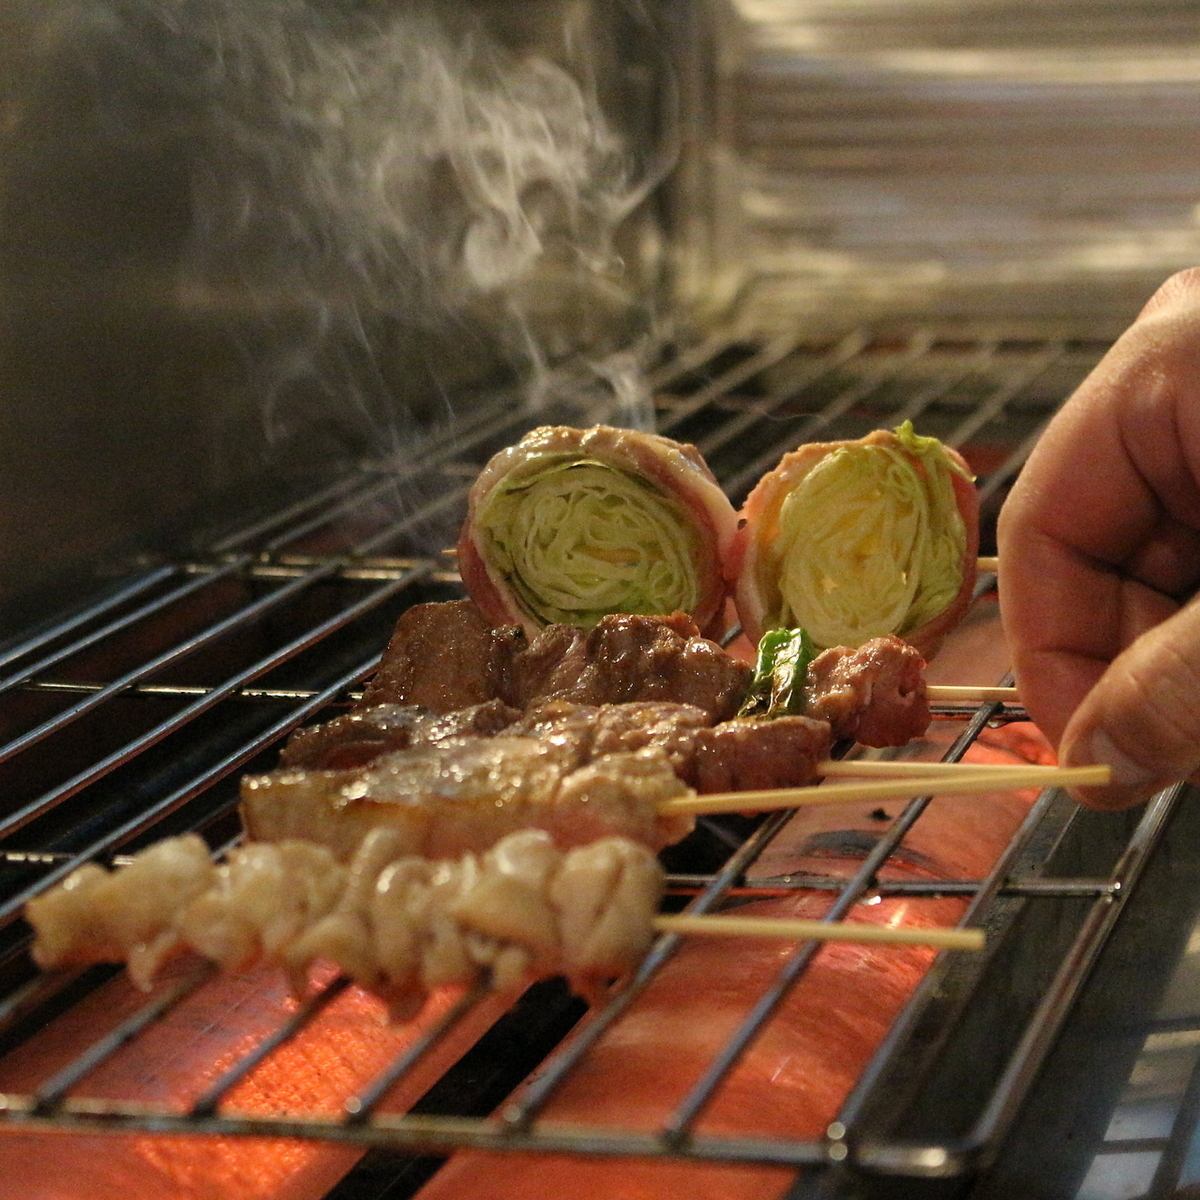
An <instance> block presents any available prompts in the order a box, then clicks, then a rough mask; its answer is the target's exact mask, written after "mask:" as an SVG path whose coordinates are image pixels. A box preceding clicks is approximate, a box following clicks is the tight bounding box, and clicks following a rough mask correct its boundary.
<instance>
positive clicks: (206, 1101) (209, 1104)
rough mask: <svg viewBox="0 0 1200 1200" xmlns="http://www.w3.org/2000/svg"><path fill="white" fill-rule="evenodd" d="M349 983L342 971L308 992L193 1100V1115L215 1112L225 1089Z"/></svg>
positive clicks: (228, 1089) (317, 1012)
mask: <svg viewBox="0 0 1200 1200" xmlns="http://www.w3.org/2000/svg"><path fill="white" fill-rule="evenodd" d="M349 986H350V980H349V979H347V978H346V977H345V976H344V975H339V976H338V977H337V978H336V979H333V980H331V981H330V982H329V984H328V985H327V986H325V987H323V988H321V990H320V991H318V992H313V994H312V995H311V996H308V997H307V998H306V999H305V1000H304V1002H303V1003H302V1004H301V1005H300V1007H299V1008H297V1009H296V1011H295V1012H294V1013H292V1015H291V1016H290V1017H289V1018H288V1019H287V1020H286V1021H285V1022H284V1023H283V1024H282V1025H280V1026H279V1027H278V1028H277V1029H275V1030H274V1031H273V1032H272V1033H271V1034H270V1035H269V1036H268V1037H266V1038H264V1039H263V1040H262V1041H261V1042H259V1044H258V1045H257V1046H255V1048H254V1049H253V1050H251V1051H250V1053H248V1054H246V1055H243V1057H242V1058H240V1059H238V1061H237V1062H235V1063H234V1064H233V1066H231V1067H230V1068H229V1070H227V1071H226V1072H224V1074H222V1075H221V1076H220V1077H218V1078H217V1079H216V1080H215V1081H214V1082H213V1084H212V1086H211V1087H209V1088H207V1089H206V1090H205V1091H204V1092H202V1093H201V1094H200V1095H199V1096H198V1097H197V1098H196V1099H195V1100H194V1101H193V1102H192V1107H191V1115H192V1116H194V1117H207V1116H211V1115H212V1114H213V1113H215V1112H216V1111H217V1106H218V1105H219V1104H220V1103H221V1098H222V1097H223V1096H224V1095H226V1093H228V1092H229V1091H230V1090H231V1089H232V1088H234V1087H236V1086H237V1085H238V1084H239V1083H241V1081H242V1080H243V1079H245V1078H246V1076H247V1075H249V1074H250V1072H251V1071H253V1070H254V1068H255V1067H257V1066H258V1065H259V1063H261V1062H262V1061H263V1060H264V1059H266V1058H267V1057H269V1056H270V1055H271V1054H273V1053H274V1052H275V1051H276V1050H278V1049H279V1047H280V1046H282V1045H284V1043H285V1042H290V1041H291V1040H292V1038H294V1037H295V1036H296V1034H298V1033H299V1032H300V1031H301V1030H302V1029H304V1028H305V1027H306V1026H307V1025H310V1024H311V1023H312V1022H313V1021H314V1020H316V1018H317V1017H319V1016H320V1015H321V1013H323V1012H324V1011H325V1009H327V1008H328V1007H329V1005H331V1004H332V1003H333V1002H334V1001H335V1000H336V999H337V998H338V997H339V996H340V995H341V994H342V993H343V992H344V991H345V990H346V989H347V988H348V987H349Z"/></svg>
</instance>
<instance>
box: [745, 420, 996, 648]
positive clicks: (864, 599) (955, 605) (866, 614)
mask: <svg viewBox="0 0 1200 1200" xmlns="http://www.w3.org/2000/svg"><path fill="white" fill-rule="evenodd" d="M742 517H743V519H744V526H743V528H742V529H741V530H740V531H739V534H738V540H737V543H736V545H735V548H734V551H733V554H732V555H731V557H730V562H729V573H730V578H731V582H733V583H734V585H735V593H734V594H735V600H736V603H737V610H738V615H739V616H740V618H741V621H742V625H743V628H744V629H745V631H746V633H747V635H748V636H749V637H750V638H751V639H752V640H757V639H758V638H760V637H761V636H762V634H763V632H764V631H765V630H767V629H772V628H776V627H779V626H796V625H802V626H804V628H805V629H807V630H808V632H809V634H810V636H811V637H812V640H813V642H814V643H815V644H816V645H817V646H820V647H828V646H840V645H847V646H859V645H861V644H862V643H863V642H865V641H867V640H868V639H869V638H872V637H882V636H884V635H886V634H896V635H898V636H899V637H902V638H904V639H905V640H906V641H909V642H911V643H912V644H913V645H915V646H916V647H917V648H918V649H919V650H920V651H921V652H922V654H924V655H925V657H926V658H928V657H930V656H931V655H932V654H933V653H934V652H935V651H936V650H937V648H938V646H939V645H940V644H941V641H942V639H943V638H944V637H945V635H946V633H948V632H949V630H950V629H951V628H952V627H953V626H954V625H955V624H956V623H957V622H958V620H959V619H961V617H962V615H963V613H964V612H965V610H966V607H967V605H968V603H969V602H970V597H971V589H972V588H973V587H974V583H975V558H976V554H977V553H978V548H979V501H978V496H977V494H976V492H975V487H974V483H973V477H972V475H971V472H970V470H969V469H968V467H967V465H966V463H965V462H964V461H963V459H962V457H961V456H960V455H958V454H957V453H956V452H955V451H953V450H951V449H949V448H947V447H946V446H944V445H942V443H941V442H939V441H938V440H937V439H936V438H931V437H919V436H918V435H917V434H916V433H914V432H913V428H912V424H911V423H910V422H907V421H906V422H905V423H904V424H903V425H901V426H900V427H899V428H898V429H896V430H895V431H892V432H889V431H886V430H877V431H876V432H874V433H871V434H868V435H867V437H865V438H862V439H861V440H859V441H852V442H822V443H814V444H812V445H808V446H801V447H800V448H799V449H798V450H795V451H793V452H792V453H790V454H786V455H784V457H783V459H782V460H781V461H780V463H779V465H778V466H777V467H776V468H775V469H774V470H773V471H771V472H770V473H769V474H767V475H764V476H763V478H762V479H761V480H759V482H758V485H757V486H756V487H755V489H754V490H753V491H752V492H751V493H750V495H749V497H748V498H747V500H746V504H745V506H744V508H743V509H742Z"/></svg>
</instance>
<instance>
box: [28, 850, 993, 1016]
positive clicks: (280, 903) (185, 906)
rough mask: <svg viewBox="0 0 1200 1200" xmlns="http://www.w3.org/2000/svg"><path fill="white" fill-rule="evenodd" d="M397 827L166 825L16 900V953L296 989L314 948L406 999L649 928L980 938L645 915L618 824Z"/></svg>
mask: <svg viewBox="0 0 1200 1200" xmlns="http://www.w3.org/2000/svg"><path fill="white" fill-rule="evenodd" d="M402 844H403V839H402V838H400V837H398V836H397V835H396V834H395V832H394V831H392V830H388V829H379V830H376V831H375V832H374V833H372V834H371V835H369V836H368V837H367V838H366V839H365V840H364V841H363V844H362V845H361V846H360V848H359V850H358V853H357V854H356V855H355V856H354V859H353V860H352V861H351V863H350V864H349V865H348V866H343V865H342V864H340V863H338V862H337V861H336V859H335V858H334V857H333V855H332V854H331V853H330V852H329V851H328V850H326V849H324V848H322V847H319V846H312V845H309V844H306V843H302V842H284V843H280V844H278V845H270V846H268V845H249V846H243V847H240V848H238V849H235V850H234V851H232V852H231V853H230V855H229V858H228V860H227V861H226V862H224V863H222V864H220V865H215V864H213V863H211V862H210V861H209V859H208V852H207V849H206V847H205V845H204V843H203V841H202V840H201V839H200V838H198V837H196V836H194V835H187V836H184V837H180V838H173V839H168V840H166V841H164V842H160V843H158V844H157V845H155V846H152V847H151V848H150V849H148V850H146V851H144V852H143V853H142V854H140V855H137V856H136V857H135V858H134V859H133V861H132V862H131V863H130V864H129V866H127V867H121V868H117V869H116V870H114V871H111V872H109V871H105V870H104V869H103V868H100V867H95V866H88V867H84V868H81V869H80V870H79V871H77V872H75V874H73V875H72V876H70V877H69V878H68V879H67V880H66V881H64V883H62V884H61V885H59V886H58V887H57V888H54V889H52V890H51V891H49V892H47V893H46V894H45V895H43V896H40V897H38V898H37V899H35V900H33V901H31V902H30V903H29V905H28V906H27V909H26V915H27V917H28V920H29V922H30V924H31V925H32V926H33V928H34V932H35V935H36V938H35V942H34V947H33V956H34V959H35V961H36V962H37V963H38V965H39V966H41V967H43V968H46V969H57V968H62V967H68V966H74V967H78V966H86V965H90V964H92V963H96V962H111V961H126V962H128V964H129V968H130V973H131V975H132V976H133V978H134V980H135V982H136V983H137V984H138V985H139V986H141V987H148V986H149V984H150V982H151V981H152V979H153V976H154V974H155V971H156V970H157V968H158V966H159V965H160V964H161V963H162V962H163V961H164V960H165V959H166V958H168V957H170V956H172V955H174V954H178V953H182V952H185V951H192V952H194V953H198V954H200V955H201V956H202V957H204V958H207V959H209V960H210V961H211V962H213V963H215V964H216V965H217V966H219V967H220V968H222V969H224V970H239V969H242V968H245V967H248V966H250V965H251V964H253V963H256V962H260V961H261V962H269V963H274V964H275V965H277V966H279V967H281V968H282V969H283V970H284V971H285V972H287V974H288V976H289V978H290V979H291V982H292V986H293V988H294V990H296V991H297V992H298V993H299V992H302V991H303V990H304V989H305V986H306V983H307V979H308V975H309V971H310V969H311V967H312V966H313V964H315V963H317V962H331V963H333V964H334V965H336V966H337V967H338V968H339V969H340V970H341V971H342V972H343V973H344V974H345V975H347V976H348V977H349V978H350V979H351V980H352V981H353V982H355V983H357V984H359V985H361V986H363V987H365V988H367V989H369V990H370V991H372V992H374V993H376V994H377V995H379V996H381V997H383V998H384V999H385V1000H387V1001H388V1003H389V1005H390V1006H391V1008H392V1011H393V1014H394V1015H396V1016H405V1017H407V1016H411V1015H414V1014H415V1012H416V1011H418V1010H419V1009H420V1008H421V1006H422V1005H423V1004H424V1001H425V998H426V996H427V995H428V993H429V992H430V991H432V990H433V989H435V988H438V987H443V986H451V985H453V986H466V987H472V986H476V985H479V984H482V983H487V984H488V985H490V986H492V987H494V988H497V989H499V990H507V989H512V988H516V987H519V986H522V985H523V984H525V983H527V982H529V981H530V980H532V979H535V978H545V977H548V976H551V975H559V974H561V975H565V976H566V977H567V978H568V979H569V980H570V982H571V984H572V986H574V987H575V988H576V990H578V991H579V992H580V993H581V994H584V995H591V994H593V993H595V992H596V991H597V990H598V989H599V988H600V987H601V986H602V985H603V984H605V983H606V982H607V981H608V980H610V979H612V978H614V977H617V976H621V975H624V974H626V973H627V972H628V971H630V970H631V969H632V968H633V967H634V966H635V965H636V963H637V962H638V961H639V960H640V958H641V956H642V955H643V954H644V953H645V952H646V950H647V949H648V948H649V945H650V942H651V940H652V938H653V936H654V933H655V932H656V931H658V930H668V929H671V930H678V931H682V932H690V933H697V932H700V933H710V932H711V933H718V934H721V935H725V936H728V935H731V934H732V935H736V934H750V935H751V936H762V935H763V934H764V933H766V934H769V935H770V936H775V937H790V938H793V939H795V938H810V937H816V938H820V939H822V940H842V941H880V940H885V941H887V940H891V941H896V942H898V943H903V944H910V943H912V942H914V941H916V942H919V943H920V944H924V945H937V946H942V947H946V948H954V949H976V948H978V946H979V944H980V942H981V933H980V931H966V930H936V929H935V930H921V931H911V930H909V931H886V930H884V931H881V930H879V929H872V928H865V929H864V928H856V927H853V926H848V927H844V926H832V925H828V924H822V923H819V922H815V921H800V922H782V923H778V924H776V923H772V922H766V923H764V922H761V921H759V922H755V923H753V924H752V925H751V926H749V927H747V926H746V925H745V923H744V922H740V921H738V920H737V919H735V918H723V919H720V920H719V921H717V922H715V923H714V924H713V926H712V927H711V929H710V928H709V926H708V924H707V919H705V922H706V923H703V924H699V925H698V924H697V923H696V920H695V919H691V920H690V921H689V920H688V919H683V920H682V921H681V919H679V918H659V917H657V916H656V912H657V908H658V904H659V901H660V899H661V896H662V891H663V881H664V876H663V872H662V868H661V867H660V866H659V863H658V861H657V859H656V858H655V857H654V855H653V854H652V853H650V851H648V850H647V849H646V848H645V847H643V846H639V845H637V844H636V843H634V842H631V841H629V840H628V839H625V838H602V839H600V840H598V841H595V842H592V843H591V844H589V845H586V846H579V847H576V848H574V849H571V850H567V851H564V850H561V849H559V848H558V847H556V846H555V845H554V843H553V841H552V840H551V838H550V837H549V835H548V834H546V833H542V832H539V831H535V830H524V831H521V832H518V833H513V834H509V835H508V836H507V837H505V838H503V839H502V840H501V841H499V842H497V844H496V845H495V846H493V847H492V848H491V849H490V850H489V851H488V852H487V853H486V854H483V855H474V854H467V855H464V856H463V857H461V858H459V859H456V860H451V861H447V862H438V863H434V862H430V861H429V860H427V859H422V858H413V857H411V856H407V857H406V856H403V855H401V854H400V853H399V851H400V849H401V847H402ZM181 881H182V882H184V885H185V886H184V887H183V888H182V889H181V888H180V883H181ZM890 932H891V933H894V934H895V936H891V937H889V936H887V935H888V934H889V933H890Z"/></svg>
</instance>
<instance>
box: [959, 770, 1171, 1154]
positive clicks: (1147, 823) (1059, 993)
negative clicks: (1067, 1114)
mask: <svg viewBox="0 0 1200 1200" xmlns="http://www.w3.org/2000/svg"><path fill="white" fill-rule="evenodd" d="M1183 788H1184V785H1183V784H1176V785H1175V786H1174V787H1171V788H1168V789H1166V790H1165V791H1162V792H1160V793H1159V794H1158V795H1157V796H1155V797H1154V799H1153V800H1151V802H1150V804H1149V806H1148V808H1147V810H1146V813H1145V815H1144V816H1143V817H1142V819H1141V820H1140V821H1139V822H1138V825H1137V829H1136V830H1135V831H1134V834H1133V836H1132V837H1131V838H1130V840H1129V844H1128V845H1127V846H1126V847H1125V849H1124V850H1123V851H1122V853H1121V855H1120V857H1119V858H1118V860H1117V862H1116V864H1115V866H1114V867H1113V874H1112V878H1113V881H1114V883H1115V884H1116V885H1117V887H1116V888H1115V889H1114V891H1113V892H1112V894H1111V895H1109V896H1101V897H1099V898H1097V900H1096V901H1095V903H1093V904H1092V905H1091V907H1090V910H1089V912H1088V915H1087V917H1086V919H1085V920H1084V922H1083V924H1082V926H1081V927H1080V930H1079V932H1078V934H1077V935H1076V937H1075V940H1074V941H1073V942H1072V944H1071V948H1070V950H1069V951H1068V952H1067V954H1066V956H1065V958H1064V959H1063V961H1062V963H1061V965H1060V966H1059V969H1058V971H1057V972H1056V974H1055V976H1054V979H1053V980H1052V981H1051V983H1050V986H1049V987H1048V988H1047V989H1046V993H1045V995H1044V996H1043V997H1042V1001H1041V1003H1040V1004H1039V1005H1038V1007H1037V1011H1036V1012H1035V1014H1034V1016H1033V1019H1032V1020H1031V1021H1030V1023H1029V1025H1028V1026H1027V1028H1026V1029H1025V1033H1024V1036H1023V1037H1022V1038H1021V1041H1020V1044H1019V1045H1018V1046H1017V1049H1016V1051H1015V1052H1014V1053H1013V1056H1012V1058H1011V1059H1010V1061H1009V1062H1008V1065H1007V1066H1006V1068H1005V1070H1004V1073H1003V1075H1002V1076H1001V1078H1000V1081H999V1083H998V1084H997V1085H996V1089H995V1091H994V1092H993V1094H992V1096H991V1098H990V1099H989V1101H988V1103H987V1105H986V1106H985V1108H984V1110H983V1113H982V1115H981V1116H980V1118H979V1120H978V1121H977V1122H976V1125H975V1128H974V1129H973V1130H972V1133H971V1136H970V1138H969V1139H968V1141H969V1142H970V1143H973V1144H974V1145H975V1146H977V1147H981V1146H984V1145H987V1144H989V1143H992V1142H994V1141H995V1139H996V1138H997V1137H999V1136H1001V1135H1002V1133H1003V1132H1004V1131H1005V1130H1006V1129H1007V1128H1008V1126H1009V1125H1010V1124H1011V1122H1012V1119H1013V1117H1014V1116H1015V1115H1016V1109H1017V1106H1018V1104H1019V1103H1020V1101H1021V1099H1022V1098H1023V1097H1024V1096H1025V1094H1026V1092H1027V1091H1028V1089H1029V1087H1030V1086H1031V1084H1032V1083H1033V1077H1034V1073H1035V1072H1036V1070H1037V1068H1038V1066H1039V1065H1040V1063H1041V1061H1042V1058H1043V1057H1044V1055H1045V1052H1046V1051H1047V1050H1048V1049H1049V1047H1050V1045H1051V1043H1052V1041H1053V1039H1054V1037H1055V1035H1056V1033H1057V1032H1058V1030H1059V1029H1060V1028H1061V1027H1062V1023H1063V1021H1064V1020H1065V1019H1066V1016H1067V1011H1068V1010H1069V1008H1070V1006H1071V1004H1072V1003H1073V1002H1074V999H1075V997H1076V996H1077V995H1078V993H1079V989H1080V987H1081V986H1082V984H1083V981H1084V979H1085V978H1086V977H1087V975H1088V972H1089V971H1090V969H1091V966H1092V964H1093V963H1094V962H1095V960H1096V957H1097V955H1098V954H1099V952H1100V948H1101V946H1103V944H1104V941H1105V939H1106V937H1107V935H1108V932H1109V931H1110V930H1111V929H1112V927H1113V925H1114V923H1115V922H1116V919H1117V916H1118V915H1119V913H1120V911H1121V909H1122V907H1123V905H1124V901H1125V898H1126V897H1127V896H1128V895H1129V893H1130V891H1131V890H1132V889H1133V887H1134V886H1135V885H1136V883H1137V880H1138V878H1139V877H1140V875H1141V873H1142V871H1143V869H1144V868H1145V865H1146V861H1147V858H1148V856H1149V852H1150V850H1151V849H1152V848H1153V846H1154V845H1155V843H1156V842H1157V840H1158V837H1159V835H1160V834H1161V832H1162V829H1163V826H1164V825H1165V823H1166V820H1167V817H1168V816H1169V815H1170V813H1171V810H1172V809H1173V808H1174V806H1175V804H1176V803H1177V802H1178V800H1179V798H1180V796H1181V795H1182V793H1183Z"/></svg>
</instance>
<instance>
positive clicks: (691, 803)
mask: <svg viewBox="0 0 1200 1200" xmlns="http://www.w3.org/2000/svg"><path fill="white" fill-rule="evenodd" d="M1111 775H1112V772H1111V770H1110V768H1109V767H1108V766H1106V765H1103V764H1099V765H1096V766H1091V767H1053V768H1050V769H1047V768H1046V767H1030V768H1026V767H996V768H995V769H994V770H991V771H979V772H977V773H972V774H970V775H969V776H968V775H964V774H961V773H960V774H956V775H951V776H947V775H942V776H939V775H937V774H936V773H935V772H930V773H929V774H928V775H925V776H918V775H912V776H906V777H904V778H903V779H879V780H871V781H869V782H865V783H833V784H824V785H809V786H808V787H794V788H769V789H764V790H761V791H745V792H714V793H711V794H709V795H707V796H684V797H679V798H677V799H674V800H663V801H662V802H661V803H660V804H659V805H658V811H659V812H660V813H662V814H664V815H676V814H679V813H693V814H699V813H727V812H770V811H772V810H774V809H779V808H799V807H810V806H812V805H816V804H838V803H853V802H854V801H858V800H905V799H909V798H911V797H914V796H923V795H947V796H972V795H980V794H983V793H987V792H996V791H1003V790H1013V789H1017V788H1027V787H1037V788H1045V787H1048V786H1051V785H1055V786H1059V787H1067V786H1073V787H1097V786H1103V785H1105V784H1107V783H1108V782H1109V781H1110V779H1111Z"/></svg>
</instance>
